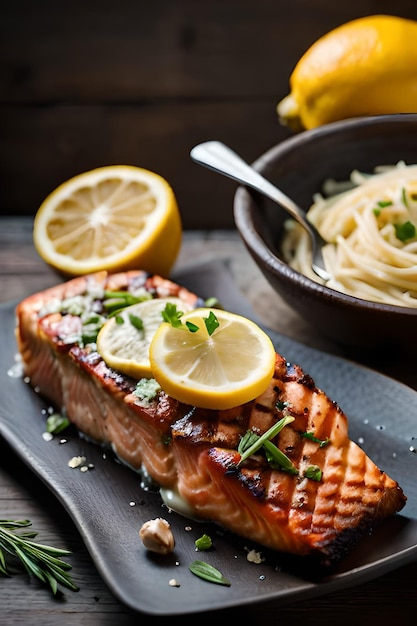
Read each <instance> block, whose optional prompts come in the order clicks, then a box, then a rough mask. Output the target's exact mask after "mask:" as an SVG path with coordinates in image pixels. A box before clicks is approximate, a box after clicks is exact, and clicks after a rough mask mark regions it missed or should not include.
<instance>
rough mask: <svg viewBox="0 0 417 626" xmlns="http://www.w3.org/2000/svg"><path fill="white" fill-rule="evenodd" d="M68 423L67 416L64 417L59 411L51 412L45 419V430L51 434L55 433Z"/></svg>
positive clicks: (69, 423) (68, 424) (67, 425)
mask: <svg viewBox="0 0 417 626" xmlns="http://www.w3.org/2000/svg"><path fill="white" fill-rule="evenodd" d="M70 425H71V422H70V421H69V419H68V418H67V417H64V416H63V415H61V414H60V413H52V415H50V416H49V417H48V419H47V420H46V431H47V432H48V433H51V434H52V435H57V434H58V433H61V432H62V431H63V430H65V429H66V428H68V427H69V426H70Z"/></svg>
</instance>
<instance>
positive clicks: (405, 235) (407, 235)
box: [394, 221, 416, 241]
mask: <svg viewBox="0 0 417 626" xmlns="http://www.w3.org/2000/svg"><path fill="white" fill-rule="evenodd" d="M394 228H395V236H396V237H397V239H399V240H400V241H407V239H413V237H415V236H416V227H415V226H414V224H412V223H411V222H409V221H407V222H404V223H403V224H394Z"/></svg>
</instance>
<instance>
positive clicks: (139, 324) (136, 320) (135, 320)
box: [129, 313, 143, 330]
mask: <svg viewBox="0 0 417 626" xmlns="http://www.w3.org/2000/svg"><path fill="white" fill-rule="evenodd" d="M129 322H130V323H131V324H132V326H134V327H135V328H136V330H143V321H142V319H141V318H140V317H139V316H138V315H134V314H133V313H129Z"/></svg>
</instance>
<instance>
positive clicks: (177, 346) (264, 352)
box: [149, 308, 275, 409]
mask: <svg viewBox="0 0 417 626" xmlns="http://www.w3.org/2000/svg"><path fill="white" fill-rule="evenodd" d="M149 360H150V364H151V370H152V374H153V377H154V378H155V379H156V380H157V382H158V383H159V384H160V386H161V388H162V389H163V390H164V391H165V392H166V393H167V394H168V395H170V396H171V397H173V398H175V399H177V400H179V401H180V402H184V403H186V404H191V405H194V406H197V407H201V408H207V409H228V408H231V407H234V406H238V405H240V404H244V403H245V402H248V401H250V400H253V399H254V398H256V397H258V396H259V395H260V394H262V393H263V392H264V391H265V390H266V389H267V387H268V385H269V383H270V382H271V379H272V376H273V373H274V367H275V348H274V346H273V343H272V341H271V339H270V338H269V337H268V335H267V334H266V333H265V332H264V331H263V330H262V329H261V328H259V326H257V325H256V324H255V323H254V322H252V321H250V320H249V319H247V318H245V317H242V316H240V315H236V314H234V313H230V312H228V311H223V310H220V309H210V308H201V309H194V310H192V311H189V312H186V313H185V314H184V315H183V316H181V317H180V318H179V323H178V324H173V323H169V322H164V323H163V324H161V326H159V328H158V329H157V331H156V332H155V335H154V337H153V339H152V341H151V344H150V347H149Z"/></svg>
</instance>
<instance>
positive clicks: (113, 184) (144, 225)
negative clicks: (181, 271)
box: [33, 165, 182, 277]
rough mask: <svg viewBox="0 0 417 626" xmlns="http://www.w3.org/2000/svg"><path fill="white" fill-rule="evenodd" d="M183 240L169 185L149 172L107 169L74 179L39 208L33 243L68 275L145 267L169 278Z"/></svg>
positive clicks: (58, 188)
mask: <svg viewBox="0 0 417 626" xmlns="http://www.w3.org/2000/svg"><path fill="white" fill-rule="evenodd" d="M181 237H182V225H181V217H180V213H179V209H178V205H177V201H176V198H175V195H174V192H173V190H172V188H171V186H170V185H169V184H168V182H167V181H166V180H165V179H164V178H162V177H161V176H159V174H155V173H154V172H151V171H149V170H146V169H143V168H140V167H134V166H130V165H109V166H107V167H101V168H97V169H94V170H91V171H88V172H84V173H83V174H79V175H78V176H75V177H74V178H71V179H69V180H67V181H66V182H64V183H63V184H62V185H60V186H59V187H57V188H56V189H55V190H54V191H53V192H52V193H51V194H50V195H49V196H48V197H47V198H46V199H45V200H44V202H43V203H42V204H41V206H40V207H39V209H38V211H37V213H36V216H35V221H34V228H33V240H34V244H35V247H36V250H37V251H38V253H39V255H40V256H41V257H42V258H43V259H44V261H46V262H47V263H48V264H49V265H50V266H52V267H54V268H55V269H56V270H58V271H60V272H61V273H63V274H65V275H68V276H78V275H83V274H88V273H91V272H96V271H100V270H107V271H111V272H117V271H125V270H129V269H143V270H146V271H148V272H150V273H152V274H160V275H161V276H164V277H167V276H168V275H169V273H170V270H171V268H172V266H173V264H174V262H175V260H176V258H177V255H178V252H179V249H180V246H181Z"/></svg>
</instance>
